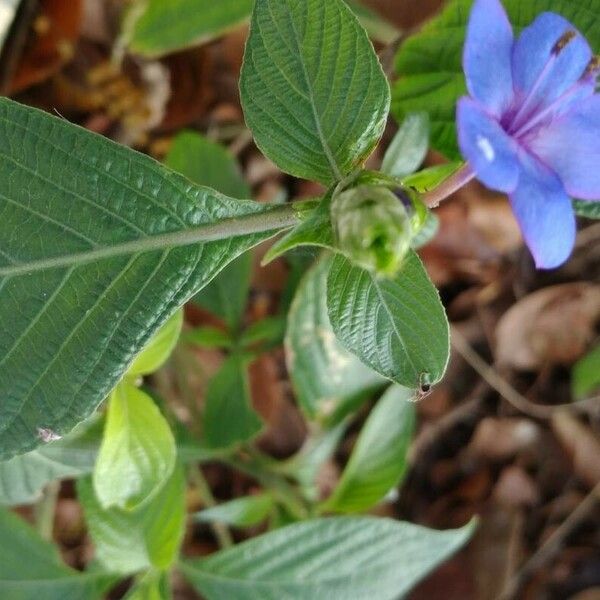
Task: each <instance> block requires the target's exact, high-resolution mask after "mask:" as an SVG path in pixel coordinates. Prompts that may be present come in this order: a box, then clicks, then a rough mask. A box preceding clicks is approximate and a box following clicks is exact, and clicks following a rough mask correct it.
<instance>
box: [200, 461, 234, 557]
mask: <svg viewBox="0 0 600 600" xmlns="http://www.w3.org/2000/svg"><path fill="white" fill-rule="evenodd" d="M190 478H191V480H192V482H193V484H194V485H195V486H196V489H197V490H198V494H199V495H200V499H201V500H202V502H203V503H204V504H205V505H206V506H208V507H209V508H211V507H213V506H216V505H217V501H216V500H215V497H214V496H213V494H212V492H211V491H210V486H209V485H208V482H207V481H206V479H205V478H204V474H203V473H202V470H201V467H193V468H192V469H190ZM211 527H212V530H213V533H214V534H215V537H216V538H217V541H218V542H219V546H220V547H221V548H230V547H231V546H233V538H232V537H231V532H230V531H229V529H227V527H226V526H225V525H224V524H223V523H212V524H211Z"/></svg>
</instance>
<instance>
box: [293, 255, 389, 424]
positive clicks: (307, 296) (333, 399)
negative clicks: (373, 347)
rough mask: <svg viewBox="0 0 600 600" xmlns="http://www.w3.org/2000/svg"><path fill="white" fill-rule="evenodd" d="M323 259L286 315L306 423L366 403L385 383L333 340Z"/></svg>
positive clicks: (328, 260)
mask: <svg viewBox="0 0 600 600" xmlns="http://www.w3.org/2000/svg"><path fill="white" fill-rule="evenodd" d="M333 260H334V259H333V257H332V256H329V255H326V256H324V257H322V258H321V259H320V260H319V261H318V262H317V263H316V264H315V265H314V266H313V267H312V268H311V269H310V270H309V271H308V272H307V273H306V275H305V276H304V278H303V279H302V281H301V283H300V285H299V286H298V289H297V291H296V296H295V297H294V301H293V302H292V306H291V308H290V311H289V314H288V327H287V333H286V337H285V349H286V361H287V367H288V371H289V373H290V377H291V380H292V384H293V386H294V390H295V392H296V397H297V399H298V403H299V405H300V407H301V408H302V410H303V411H304V413H305V414H306V415H307V416H308V418H310V419H323V418H326V417H328V416H331V415H333V414H335V413H337V412H338V411H340V410H341V411H342V412H343V408H344V406H353V405H355V404H356V403H357V402H360V401H361V400H364V399H366V398H367V397H368V396H369V395H370V394H372V393H373V392H375V391H376V390H377V389H378V388H379V387H381V386H382V385H384V383H385V379H383V378H382V377H381V376H380V375H378V374H377V373H375V372H374V371H373V370H371V369H369V368H368V367H366V366H365V365H364V364H363V363H362V362H361V361H360V360H359V359H358V358H356V356H354V355H353V354H351V353H350V352H348V350H346V349H345V348H344V346H342V344H341V343H340V342H339V341H338V340H337V338H336V336H335V334H334V332H333V329H332V328H331V324H330V322H329V317H328V315H327V274H328V273H329V269H330V268H331V265H332V263H333Z"/></svg>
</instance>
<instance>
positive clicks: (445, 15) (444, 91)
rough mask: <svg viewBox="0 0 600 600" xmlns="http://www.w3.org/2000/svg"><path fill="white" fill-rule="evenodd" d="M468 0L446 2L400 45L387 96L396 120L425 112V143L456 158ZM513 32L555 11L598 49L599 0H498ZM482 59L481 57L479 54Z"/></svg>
mask: <svg viewBox="0 0 600 600" xmlns="http://www.w3.org/2000/svg"><path fill="white" fill-rule="evenodd" d="M472 4H473V0H450V2H448V3H447V4H446V7H445V9H444V10H443V11H442V12H441V14H440V15H439V16H438V17H436V18H435V19H432V20H431V21H429V22H428V23H427V25H425V26H424V27H423V28H422V29H421V30H420V31H419V33H418V34H416V35H414V36H412V37H411V38H409V39H408V40H407V41H406V42H404V43H403V44H402V46H401V47H400V50H399V52H398V55H397V57H396V72H397V74H398V81H397V82H396V84H395V85H394V89H393V94H392V111H393V113H394V115H395V116H396V118H397V119H402V118H404V116H405V115H406V114H408V113H409V112H414V111H415V110H426V111H427V112H428V113H429V116H430V118H431V143H432V145H433V147H434V148H436V149H437V150H439V151H440V152H442V153H443V154H445V155H446V156H447V157H448V158H450V159H456V158H460V153H459V152H458V146H457V142H456V127H455V111H456V101H457V100H458V98H459V97H460V96H462V95H464V94H465V93H466V86H465V81H464V75H463V71H462V52H463V45H464V39H465V31H466V25H467V22H468V18H469V13H470V10H471V5H472ZM502 4H503V6H504V7H505V8H506V11H507V13H508V16H509V19H510V21H511V23H512V24H513V25H514V27H515V32H518V31H520V30H521V29H522V28H523V27H525V26H527V25H529V24H531V22H532V21H533V20H534V19H535V18H536V17H537V16H538V14H539V13H540V12H541V11H544V10H545V11H552V12H556V13H559V14H561V15H562V16H563V17H565V18H566V19H568V20H569V21H571V23H573V25H575V26H576V27H577V28H578V29H579V30H580V31H581V32H582V33H583V34H584V35H585V37H586V38H587V39H588V41H589V42H590V44H591V46H592V48H593V49H594V50H595V51H598V50H600V21H599V20H598V19H597V18H596V16H597V15H598V14H599V12H600V0H569V1H568V2H566V1H565V0H544V2H523V0H503V2H502ZM482 60H485V57H483V58H482Z"/></svg>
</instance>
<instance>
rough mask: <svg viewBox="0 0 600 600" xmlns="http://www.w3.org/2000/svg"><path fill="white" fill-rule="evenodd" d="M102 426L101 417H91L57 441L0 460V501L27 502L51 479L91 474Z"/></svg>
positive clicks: (8, 503)
mask: <svg viewBox="0 0 600 600" xmlns="http://www.w3.org/2000/svg"><path fill="white" fill-rule="evenodd" d="M102 427H103V423H102V420H101V419H98V418H95V417H92V418H91V419H90V420H89V421H86V422H84V423H81V424H80V425H78V426H77V427H76V428H75V429H74V430H73V431H71V433H69V435H67V436H65V437H64V438H63V439H61V440H58V441H54V442H50V443H49V444H46V445H45V446H42V447H41V448H38V449H36V450H32V451H31V452H27V454H22V455H20V456H14V457H13V458H11V459H9V460H5V461H1V462H0V504H5V505H9V506H14V505H17V504H31V503H32V502H35V501H36V500H37V499H38V498H39V496H40V494H41V492H42V489H43V488H44V486H45V485H46V484H48V483H50V482H51V481H55V480H57V479H65V478H68V477H79V476H81V475H87V474H88V473H91V472H92V469H93V468H94V463H95V462H96V455H97V454H98V448H99V447H100V441H101V439H102Z"/></svg>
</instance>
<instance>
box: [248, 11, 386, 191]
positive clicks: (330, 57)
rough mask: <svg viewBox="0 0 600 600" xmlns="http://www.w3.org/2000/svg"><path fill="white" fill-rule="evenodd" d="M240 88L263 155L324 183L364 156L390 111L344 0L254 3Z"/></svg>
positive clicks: (382, 82)
mask: <svg viewBox="0 0 600 600" xmlns="http://www.w3.org/2000/svg"><path fill="white" fill-rule="evenodd" d="M240 91H241V99H242V105H243V108H244V115H245V118H246V123H247V124H248V126H249V127H250V129H251V130H252V133H253V134H254V138H255V140H256V143H257V144H258V146H259V147H260V149H261V150H262V151H263V152H264V153H265V155H266V156H267V157H268V158H270V159H271V160H272V161H273V162H275V163H276V164H277V165H278V166H279V167H280V168H281V169H283V170H284V171H286V172H288V173H291V174H292V175H296V176H298V177H303V178H305V179H316V180H318V181H321V182H325V183H329V182H332V181H336V180H340V179H342V178H343V177H344V175H346V174H347V173H349V172H350V171H352V170H353V169H355V168H356V167H357V166H359V165H360V164H361V163H362V162H363V161H364V160H365V159H366V158H367V157H368V156H369V154H370V153H371V151H372V150H373V148H374V147H375V145H376V144H377V141H378V140H379V138H380V137H381V134H382V133H383V129H384V127H385V122H386V118H387V113H388V109H389V87H388V83H387V80H386V78H385V75H384V74H383V71H382V69H381V66H380V64H379V62H378V60H377V56H376V55H375V52H374V50H373V47H372V46H371V42H370V41H369V39H368V38H367V35H366V33H365V31H364V30H363V29H362V28H361V26H360V24H359V23H358V21H357V20H356V17H355V16H354V15H353V14H352V12H351V11H350V9H349V8H348V7H347V6H346V5H345V4H344V2H343V1H342V0H305V1H303V2H298V1H297V0H257V1H256V3H255V7H254V13H253V16H252V23H251V26H250V35H249V38H248V42H247V45H246V53H245V56H244V63H243V67H242V75H241V80H240Z"/></svg>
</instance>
